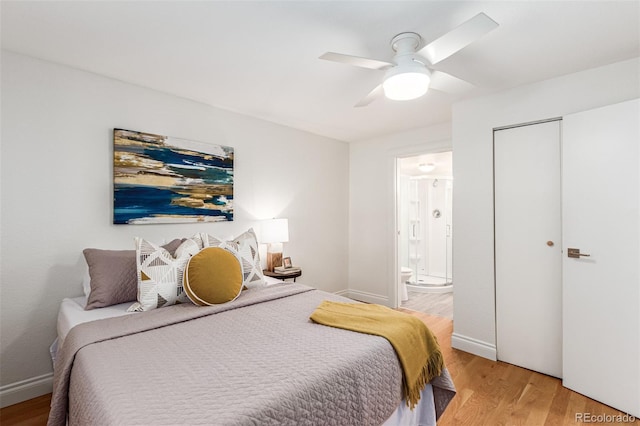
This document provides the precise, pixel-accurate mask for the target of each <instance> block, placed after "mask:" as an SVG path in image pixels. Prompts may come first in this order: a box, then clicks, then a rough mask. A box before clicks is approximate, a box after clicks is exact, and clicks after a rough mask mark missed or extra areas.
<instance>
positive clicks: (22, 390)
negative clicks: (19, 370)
mask: <svg viewBox="0 0 640 426" xmlns="http://www.w3.org/2000/svg"><path fill="white" fill-rule="evenodd" d="M52 390H53V373H47V374H43V375H42V376H36V377H31V378H30V379H26V380H21V381H19V382H15V383H9V384H8V385H4V386H0V408H4V407H8V406H9V405H13V404H17V403H19V402H24V401H27V400H29V399H32V398H36V397H38V396H41V395H46V394H48V393H51V392H52Z"/></svg>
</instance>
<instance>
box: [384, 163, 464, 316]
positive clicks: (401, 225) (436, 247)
mask: <svg viewBox="0 0 640 426" xmlns="http://www.w3.org/2000/svg"><path fill="white" fill-rule="evenodd" d="M452 157H453V156H452V152H451V151H447V152H439V153H426V154H421V155H415V156H411V157H403V158H398V159H397V168H396V170H397V176H396V182H397V196H396V203H397V206H396V207H397V210H396V211H397V226H398V230H399V232H398V250H397V253H398V261H397V264H398V268H399V276H400V279H399V282H398V302H399V303H398V304H399V305H400V306H401V307H403V308H407V309H413V310H416V311H420V312H426V313H428V314H431V315H439V316H444V317H447V318H451V319H452V318H453V276H452V264H453V262H452V254H453V250H452V240H453V238H452V237H453V221H452V216H453V215H452V210H453V203H452V196H453V173H452Z"/></svg>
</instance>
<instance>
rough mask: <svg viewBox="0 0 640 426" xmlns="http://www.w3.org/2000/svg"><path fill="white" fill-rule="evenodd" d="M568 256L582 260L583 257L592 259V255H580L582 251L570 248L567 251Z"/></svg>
mask: <svg viewBox="0 0 640 426" xmlns="http://www.w3.org/2000/svg"><path fill="white" fill-rule="evenodd" d="M567 256H568V257H571V258H573V259H580V258H581V257H590V256H591V255H590V254H586V253H580V249H577V248H570V249H567Z"/></svg>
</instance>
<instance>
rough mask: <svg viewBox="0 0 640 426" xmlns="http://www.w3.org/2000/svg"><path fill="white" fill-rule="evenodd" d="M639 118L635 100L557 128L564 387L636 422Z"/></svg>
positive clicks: (639, 379) (639, 382)
mask: <svg viewBox="0 0 640 426" xmlns="http://www.w3.org/2000/svg"><path fill="white" fill-rule="evenodd" d="M638 117H640V101H639V100H637V99H636V100H634V101H628V102H623V103H620V104H616V105H611V106H607V107H604V108H598V109H595V110H591V111H586V112H582V113H578V114H572V115H569V116H566V117H564V120H563V161H562V166H563V193H564V196H563V215H564V223H563V235H564V243H565V244H564V245H565V248H566V249H567V251H568V249H570V248H572V249H579V250H580V256H577V255H576V256H577V257H569V256H568V252H567V253H566V254H565V255H564V265H563V273H564V278H563V286H564V294H563V310H564V368H563V373H564V377H563V384H564V385H565V386H566V387H568V388H570V389H573V390H575V391H577V392H579V393H581V394H584V395H586V396H588V397H591V398H593V399H596V400H598V401H601V402H603V403H605V404H608V405H611V406H612V407H615V408H617V409H619V410H622V411H624V412H626V413H630V414H633V415H635V416H638V417H640V211H639V207H640V172H639V170H640V149H639V147H638V145H639V141H640V125H639V124H638ZM587 255H588V256H587Z"/></svg>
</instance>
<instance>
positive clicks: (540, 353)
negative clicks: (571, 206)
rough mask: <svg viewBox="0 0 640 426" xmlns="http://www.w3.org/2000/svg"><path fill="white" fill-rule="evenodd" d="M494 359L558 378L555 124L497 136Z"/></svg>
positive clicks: (557, 131)
mask: <svg viewBox="0 0 640 426" xmlns="http://www.w3.org/2000/svg"><path fill="white" fill-rule="evenodd" d="M494 162H495V164H494V170H495V172H494V173H495V178H494V179H495V180H494V190H495V272H496V332H497V336H496V341H497V353H498V359H499V360H501V361H505V362H508V363H511V364H515V365H519V366H522V367H525V368H528V369H531V370H535V371H539V372H541V373H545V374H549V375H551V376H555V377H562V312H561V307H562V281H561V279H562V269H561V267H562V254H561V250H562V244H561V241H560V239H561V220H562V218H561V211H560V206H561V195H560V122H559V121H551V122H546V123H541V124H535V125H526V126H521V127H515V128H509V129H505V130H497V131H495V132H494Z"/></svg>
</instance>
